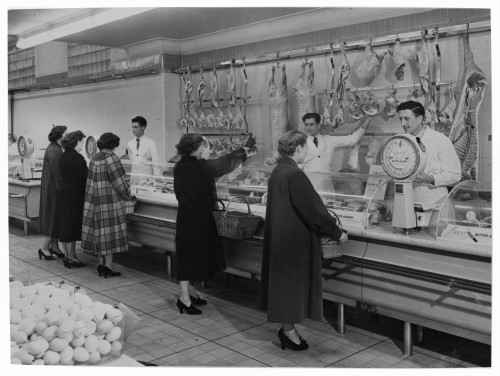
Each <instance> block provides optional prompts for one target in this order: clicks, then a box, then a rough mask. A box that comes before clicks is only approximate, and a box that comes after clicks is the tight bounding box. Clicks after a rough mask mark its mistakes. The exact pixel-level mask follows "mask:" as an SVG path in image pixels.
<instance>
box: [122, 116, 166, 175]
mask: <svg viewBox="0 0 500 376" xmlns="http://www.w3.org/2000/svg"><path fill="white" fill-rule="evenodd" d="M146 127H147V121H146V119H145V118H144V117H142V116H136V117H134V118H133V119H132V133H133V134H134V136H135V137H134V138H133V139H132V140H130V141H129V143H128V144H127V149H126V151H125V153H126V155H127V156H128V158H129V159H130V162H131V164H132V167H131V172H132V173H135V174H146V175H160V174H161V170H160V168H159V164H160V159H159V158H158V151H157V149H156V144H155V142H154V141H153V140H152V139H151V138H149V137H146V136H145V135H144V132H145V130H146Z"/></svg>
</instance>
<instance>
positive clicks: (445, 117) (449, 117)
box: [435, 84, 457, 136]
mask: <svg viewBox="0 0 500 376" xmlns="http://www.w3.org/2000/svg"><path fill="white" fill-rule="evenodd" d="M456 109H457V102H456V100H455V88H454V85H453V84H451V85H450V86H449V87H448V101H447V102H446V103H445V104H444V106H443V108H441V109H440V110H439V113H438V122H437V124H436V127H435V128H436V130H437V131H439V132H441V133H443V134H444V135H445V136H449V135H450V129H451V124H452V123H453V116H454V114H455V111H456Z"/></svg>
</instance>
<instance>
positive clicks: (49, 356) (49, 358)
mask: <svg viewBox="0 0 500 376" xmlns="http://www.w3.org/2000/svg"><path fill="white" fill-rule="evenodd" d="M60 360H61V356H60V355H59V354H58V353H56V352H55V351H50V350H49V351H47V352H46V353H45V355H44V356H43V361H44V363H45V364H47V365H57V364H59V362H60Z"/></svg>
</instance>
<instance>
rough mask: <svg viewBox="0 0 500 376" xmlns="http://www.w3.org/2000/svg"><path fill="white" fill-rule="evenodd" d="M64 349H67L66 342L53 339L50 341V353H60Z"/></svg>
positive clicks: (60, 339)
mask: <svg viewBox="0 0 500 376" xmlns="http://www.w3.org/2000/svg"><path fill="white" fill-rule="evenodd" d="M66 347H68V342H66V341H65V340H64V339H62V338H54V339H53V340H52V341H50V349H51V350H52V351H55V352H61V351H63V350H64V349H65V348H66Z"/></svg>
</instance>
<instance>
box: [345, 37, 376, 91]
mask: <svg viewBox="0 0 500 376" xmlns="http://www.w3.org/2000/svg"><path fill="white" fill-rule="evenodd" d="M383 59H384V55H378V54H377V53H375V51H373V47H372V41H370V42H369V43H368V44H367V45H366V47H365V52H364V53H363V54H362V55H361V56H359V57H358V58H357V59H356V60H355V62H354V63H353V64H352V69H351V83H352V84H353V86H355V87H365V86H370V84H371V83H372V82H373V80H375V78H376V77H377V75H378V74H379V72H380V68H381V67H382V61H383Z"/></svg>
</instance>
